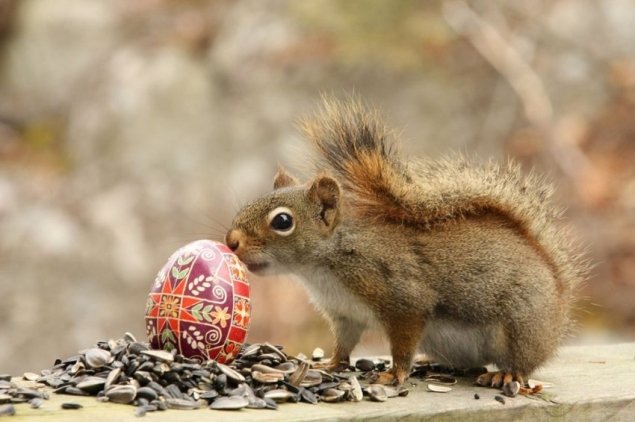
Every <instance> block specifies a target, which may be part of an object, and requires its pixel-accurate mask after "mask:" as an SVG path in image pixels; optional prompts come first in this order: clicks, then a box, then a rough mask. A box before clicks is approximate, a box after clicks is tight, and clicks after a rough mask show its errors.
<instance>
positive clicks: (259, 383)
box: [0, 333, 408, 416]
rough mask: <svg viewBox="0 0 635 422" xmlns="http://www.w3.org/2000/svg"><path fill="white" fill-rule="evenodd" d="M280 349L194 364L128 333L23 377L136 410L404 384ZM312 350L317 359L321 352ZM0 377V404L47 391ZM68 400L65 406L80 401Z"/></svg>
mask: <svg viewBox="0 0 635 422" xmlns="http://www.w3.org/2000/svg"><path fill="white" fill-rule="evenodd" d="M281 349H282V348H281V347H277V346H274V345H272V344H269V343H259V344H252V345H246V346H245V347H243V349H242V351H241V353H240V354H239V355H238V356H237V357H236V359H235V360H234V361H233V362H232V363H231V365H224V364H222V363H219V362H216V361H213V360H210V361H206V362H203V363H198V362H196V361H194V360H191V359H188V358H186V357H184V356H182V355H180V354H178V353H176V351H175V350H173V351H172V352H167V351H163V350H152V349H151V348H150V345H149V344H148V343H146V342H139V341H137V340H136V339H135V338H134V336H133V335H131V334H129V333H126V335H125V336H124V338H122V339H119V340H107V341H99V342H97V344H96V345H95V347H92V348H90V349H86V350H83V351H81V352H79V354H78V355H76V356H72V357H69V358H67V359H65V360H60V359H58V360H56V361H55V364H54V366H53V368H51V369H46V370H43V371H41V372H40V373H39V374H35V373H26V374H25V375H24V377H25V379H28V380H30V381H35V382H38V383H42V384H46V385H48V386H50V387H52V388H53V389H54V392H55V393H57V394H67V395H71V396H96V397H97V400H98V401H102V402H112V403H121V404H128V405H133V406H135V407H136V409H135V414H136V415H137V416H144V415H145V414H146V413H147V412H153V411H162V410H166V409H199V408H205V407H209V408H210V409H214V410H238V409H242V408H251V409H277V408H278V405H279V404H280V403H286V402H289V403H297V402H299V401H301V402H306V403H311V404H317V403H318V402H327V403H336V402H343V401H353V402H359V401H361V400H363V398H364V397H365V396H366V397H368V399H369V400H373V401H385V400H386V399H388V398H390V397H396V396H406V395H407V394H408V390H407V389H406V388H403V387H397V388H391V387H387V386H382V385H374V384H370V385H366V386H365V387H364V388H362V386H361V385H360V383H359V380H358V377H357V376H356V375H354V374H351V373H333V374H330V373H327V372H325V371H321V370H318V369H312V367H311V366H312V364H311V362H310V361H309V360H308V359H307V358H306V357H305V356H302V355H301V356H298V357H293V356H288V355H287V354H286V353H284V352H283V351H282V350H281ZM314 355H316V356H314V360H318V359H319V353H315V352H314ZM349 369H351V370H358V371H363V372H365V373H363V374H362V375H360V379H363V378H365V377H366V376H367V375H368V374H370V372H371V371H377V370H385V362H379V363H374V362H373V361H370V360H368V359H361V360H360V361H358V362H357V364H356V367H351V368H349ZM0 383H2V384H0V406H1V405H2V403H9V405H11V403H20V402H30V403H31V406H32V407H36V408H37V407H39V405H41V401H42V400H46V399H48V395H46V393H45V392H40V391H38V390H27V389H24V388H18V387H17V386H16V385H15V384H12V383H11V382H10V378H9V380H3V381H0ZM66 404H67V407H66V408H77V406H78V405H75V406H73V403H66ZM80 407H81V406H80ZM5 412H7V414H11V412H13V413H15V409H13V408H12V410H9V409H6V410H5Z"/></svg>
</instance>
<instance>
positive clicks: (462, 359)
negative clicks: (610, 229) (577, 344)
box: [226, 99, 587, 384]
mask: <svg viewBox="0 0 635 422" xmlns="http://www.w3.org/2000/svg"><path fill="white" fill-rule="evenodd" d="M302 126H303V128H304V130H305V133H306V134H307V137H308V138H309V140H310V141H311V143H312V145H313V146H314V147H315V149H316V150H317V151H318V153H319V154H320V156H321V159H320V160H319V162H318V163H319V168H320V170H321V173H318V175H317V176H316V177H315V178H314V179H313V180H312V181H310V182H309V183H308V184H306V185H302V184H300V183H299V182H298V181H297V180H296V179H295V178H294V177H293V176H291V175H289V174H288V173H286V172H285V171H284V169H282V168H280V170H279V172H278V175H277V176H276V178H275V181H274V190H273V191H272V192H271V193H269V194H266V195H264V196H262V197H261V198H258V199H256V200H254V201H252V202H251V203H250V204H248V205H246V206H245V207H244V208H243V209H242V210H240V212H239V213H238V215H237V216H236V218H235V219H234V221H233V223H232V228H231V229H230V230H229V232H228V233H227V236H226V243H227V244H228V245H229V246H230V248H232V250H234V252H235V253H236V254H237V255H238V257H239V258H240V259H241V260H243V261H244V262H245V263H246V264H247V266H248V268H249V269H250V271H252V272H256V273H263V274H266V273H271V272H274V273H279V272H291V273H296V274H299V275H300V276H301V278H302V280H303V281H304V283H305V287H306V288H307V290H308V291H309V295H310V297H311V298H312V300H313V301H314V302H315V303H316V305H317V306H318V308H320V309H321V310H322V311H323V312H324V313H325V315H326V316H327V317H328V318H329V320H330V321H331V324H332V327H333V331H334V334H335V337H336V346H335V352H334V356H333V358H332V360H331V362H330V363H329V368H330V369H334V368H336V367H338V365H339V364H340V363H342V362H344V363H345V364H346V363H347V362H348V360H349V356H350V353H351V351H352V350H353V348H354V347H355V345H356V344H357V342H358V341H359V338H360V336H361V334H362V333H363V332H364V330H366V329H367V328H369V327H373V326H379V327H381V328H383V330H384V331H385V333H386V335H387V336H388V338H389V340H390V343H391V353H392V355H393V361H394V363H393V369H392V371H391V373H390V374H383V375H381V376H380V381H384V382H387V381H390V380H391V379H392V378H393V377H394V378H396V379H397V380H398V382H403V380H404V379H405V377H406V376H407V374H408V370H409V368H410V364H411V361H412V358H413V355H414V352H415V351H416V349H418V348H419V349H422V350H423V351H425V352H426V353H428V354H430V355H431V357H433V358H435V359H437V360H439V361H441V362H442V363H445V364H448V365H453V366H456V367H467V366H473V365H485V364H488V363H495V364H496V365H497V366H498V367H499V369H500V370H501V371H502V373H503V374H505V376H504V377H503V376H499V375H488V376H485V378H481V381H483V380H484V381H485V382H487V383H492V384H500V383H501V382H502V381H508V380H510V379H513V378H515V379H517V380H519V381H522V379H523V377H525V376H527V375H529V374H530V373H531V372H532V371H533V370H535V369H536V368H537V367H538V366H540V365H541V364H543V363H544V362H545V361H546V360H547V359H549V358H550V357H552V356H553V354H554V353H555V351H556V349H557V347H558V345H559V344H560V343H561V342H562V340H563V338H564V337H566V336H567V335H568V334H569V333H570V332H571V326H572V318H571V312H572V309H573V306H574V303H575V292H576V289H577V288H578V286H579V285H580V283H581V282H582V280H583V279H584V277H585V274H586V271H587V265H586V263H585V261H584V260H583V259H582V258H580V254H579V253H578V252H576V248H574V247H573V246H572V245H571V243H570V241H569V240H567V239H569V236H568V233H567V232H566V230H565V231H563V229H562V228H561V227H557V226H556V220H557V219H558V218H560V216H561V211H560V209H559V208H557V207H556V206H554V205H553V203H552V200H551V196H552V191H553V189H552V187H551V186H550V185H549V184H547V183H545V182H544V181H543V180H541V179H540V178H538V177H536V176H534V175H529V176H525V177H523V175H522V174H521V171H520V168H519V167H518V165H516V164H508V165H505V166H500V165H497V164H495V163H492V162H488V163H480V162H477V161H476V160H470V159H466V158H464V157H461V156H458V157H456V158H451V159H445V160H440V161H432V160H417V161H415V160H412V161H408V162H407V161H404V160H403V159H402V158H401V157H400V156H399V155H398V154H397V151H396V147H395V146H394V143H393V141H392V140H391V139H390V136H389V134H388V132H387V130H386V129H385V127H384V125H383V124H382V123H381V119H380V118H379V117H378V116H377V114H376V113H373V112H368V111H366V110H365V109H364V108H363V107H362V106H361V105H360V103H359V101H354V100H353V101H347V102H340V101H337V100H329V99H326V100H325V101H324V106H323V108H322V110H321V112H320V113H319V114H317V115H316V116H312V117H310V118H308V119H305V120H304V123H303V125H302ZM331 175H332V176H331Z"/></svg>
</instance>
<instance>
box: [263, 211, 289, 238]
mask: <svg viewBox="0 0 635 422" xmlns="http://www.w3.org/2000/svg"><path fill="white" fill-rule="evenodd" d="M269 227H271V230H273V231H275V232H276V233H278V234H279V235H281V236H287V235H290V234H291V232H293V229H294V228H295V222H294V221H293V216H292V215H291V210H289V209H288V208H284V207H280V208H276V209H275V210H273V211H272V212H271V213H270V214H269Z"/></svg>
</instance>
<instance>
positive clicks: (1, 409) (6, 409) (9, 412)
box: [0, 404, 15, 416]
mask: <svg viewBox="0 0 635 422" xmlns="http://www.w3.org/2000/svg"><path fill="white" fill-rule="evenodd" d="M13 415H15V407H13V405H12V404H2V405H0V416H13Z"/></svg>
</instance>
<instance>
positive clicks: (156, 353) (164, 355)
mask: <svg viewBox="0 0 635 422" xmlns="http://www.w3.org/2000/svg"><path fill="white" fill-rule="evenodd" d="M141 354H142V355H146V356H150V357H151V358H154V359H156V360H158V361H160V362H165V363H171V362H174V356H172V353H170V352H166V351H165V350H142V351H141ZM169 369H170V368H169V367H168V370H169Z"/></svg>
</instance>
